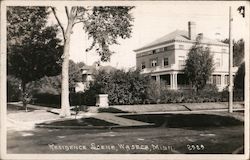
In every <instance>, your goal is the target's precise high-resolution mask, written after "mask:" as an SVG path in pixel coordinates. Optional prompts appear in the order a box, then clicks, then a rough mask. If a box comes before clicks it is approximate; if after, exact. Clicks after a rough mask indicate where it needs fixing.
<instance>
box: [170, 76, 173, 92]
mask: <svg viewBox="0 0 250 160" xmlns="http://www.w3.org/2000/svg"><path fill="white" fill-rule="evenodd" d="M173 82H174V81H173V74H172V73H171V74H170V89H174V85H173Z"/></svg>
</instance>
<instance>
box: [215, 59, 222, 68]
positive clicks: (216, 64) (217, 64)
mask: <svg viewBox="0 0 250 160" xmlns="http://www.w3.org/2000/svg"><path fill="white" fill-rule="evenodd" d="M220 66H221V64H220V58H216V59H215V67H220Z"/></svg>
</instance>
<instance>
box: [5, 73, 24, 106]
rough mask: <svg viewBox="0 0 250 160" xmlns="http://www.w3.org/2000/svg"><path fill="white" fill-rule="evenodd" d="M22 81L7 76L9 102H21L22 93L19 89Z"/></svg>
mask: <svg viewBox="0 0 250 160" xmlns="http://www.w3.org/2000/svg"><path fill="white" fill-rule="evenodd" d="M19 84H20V80H18V79H17V78H14V77H13V76H7V101H8V102H16V101H20V100H21V96H22V92H21V89H19Z"/></svg>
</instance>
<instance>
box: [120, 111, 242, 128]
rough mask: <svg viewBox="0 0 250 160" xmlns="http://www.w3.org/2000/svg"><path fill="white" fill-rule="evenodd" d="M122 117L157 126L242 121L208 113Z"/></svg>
mask: <svg viewBox="0 0 250 160" xmlns="http://www.w3.org/2000/svg"><path fill="white" fill-rule="evenodd" d="M121 117H123V118H128V119H133V120H138V121H143V122H147V123H154V124H155V126H157V127H167V128H182V127H193V128H195V127H198V128H199V127H221V126H234V125H242V124H243V122H242V121H240V120H237V119H235V118H233V117H227V116H220V115H208V114H157V115H152V114H141V115H122V116H121Z"/></svg>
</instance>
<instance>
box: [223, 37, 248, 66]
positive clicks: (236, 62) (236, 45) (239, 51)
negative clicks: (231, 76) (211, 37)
mask: <svg viewBox="0 0 250 160" xmlns="http://www.w3.org/2000/svg"><path fill="white" fill-rule="evenodd" d="M222 42H223V43H227V44H229V40H228V39H224V40H222ZM244 45H245V42H244V40H243V39H240V40H238V41H237V42H235V41H233V66H236V67H239V66H240V65H241V64H242V63H243V61H244V55H245V53H244Z"/></svg>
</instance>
